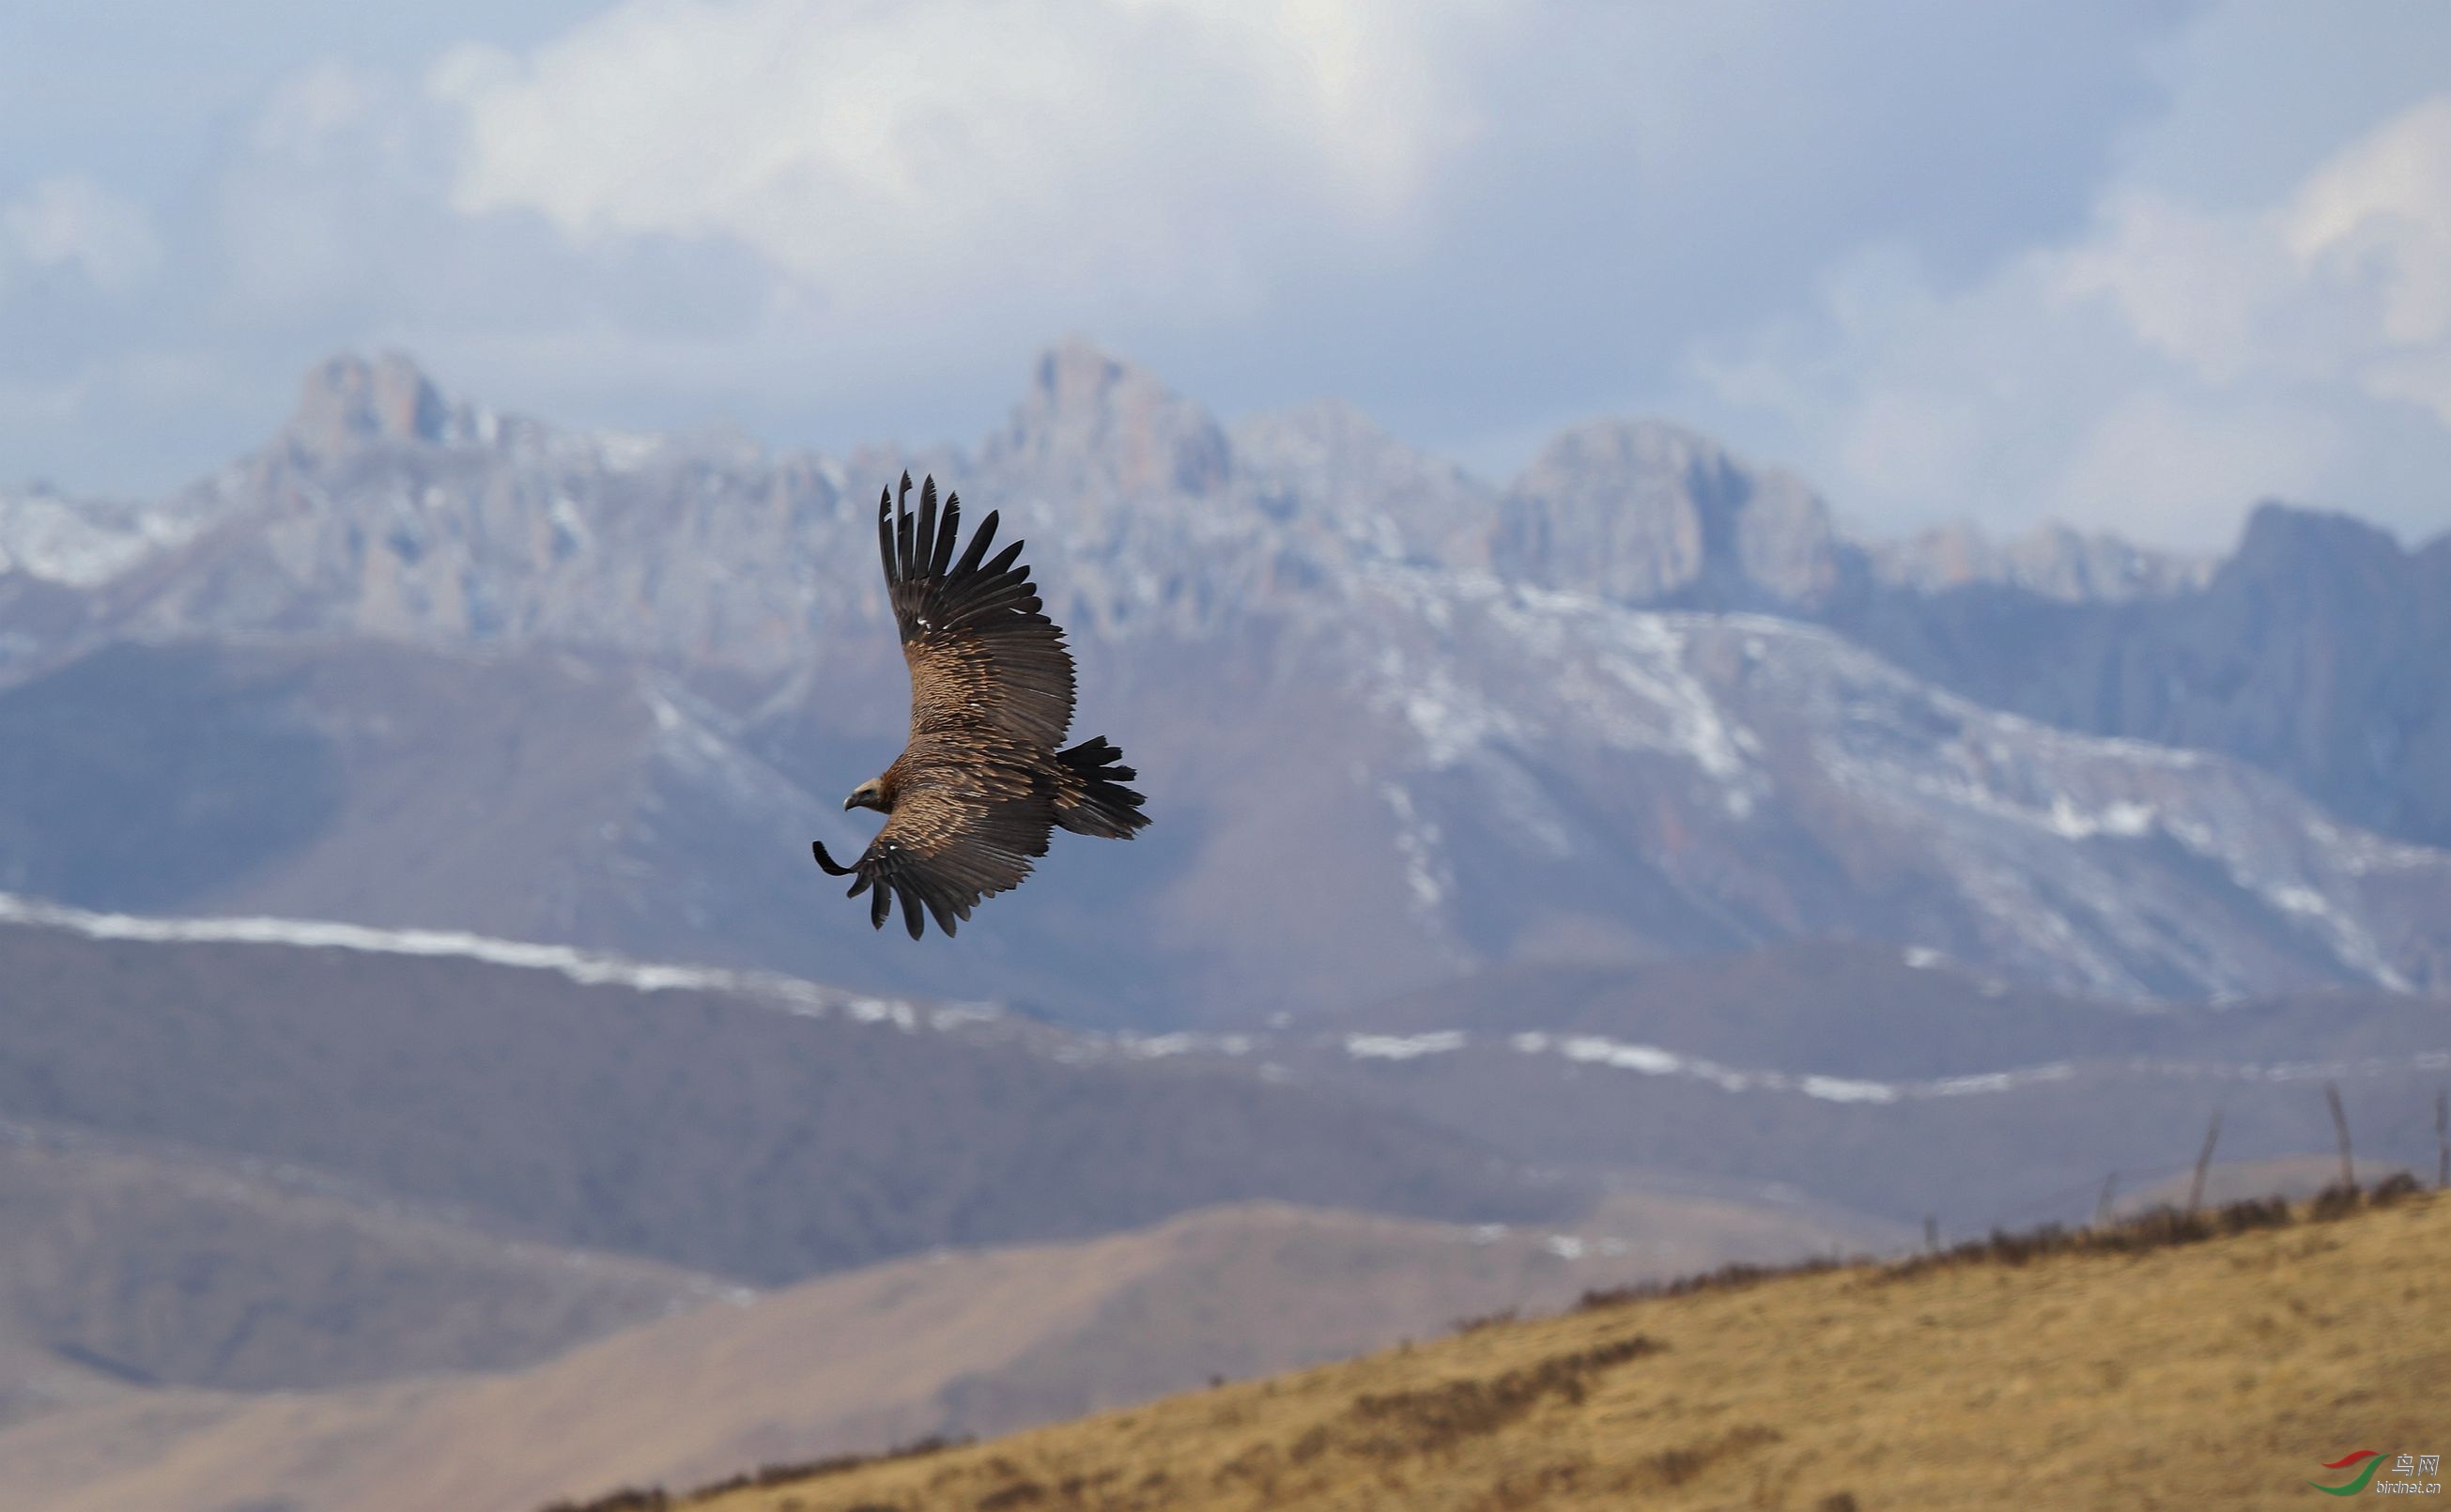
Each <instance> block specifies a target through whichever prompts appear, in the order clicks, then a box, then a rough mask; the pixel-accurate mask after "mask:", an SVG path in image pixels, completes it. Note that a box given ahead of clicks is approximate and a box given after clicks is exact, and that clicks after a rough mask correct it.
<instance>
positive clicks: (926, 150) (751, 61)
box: [430, 0, 1479, 313]
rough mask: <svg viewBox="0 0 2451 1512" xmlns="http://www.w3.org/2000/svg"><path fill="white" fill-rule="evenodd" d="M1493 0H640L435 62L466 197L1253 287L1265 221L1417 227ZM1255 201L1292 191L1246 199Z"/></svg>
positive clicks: (843, 245) (772, 236)
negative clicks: (523, 41)
mask: <svg viewBox="0 0 2451 1512" xmlns="http://www.w3.org/2000/svg"><path fill="white" fill-rule="evenodd" d="M1478 9H1479V8H1478V7H1473V6H1465V5H1459V4H1456V3H1454V0H1446V3H1442V4H1438V5H1434V6H1419V5H1400V4H1396V3H1394V0H1323V3H1304V0H1261V3H1229V0H1089V3H1075V4H1069V5H1057V4H1050V3H1043V0H991V3H987V4H973V3H955V0H914V3H909V4H901V5H882V4H873V3H860V0H833V3H828V4H815V5H812V4H807V3H802V0H632V3H629V4H625V5H622V6H620V7H618V9H616V10H612V11H610V12H609V13H607V14H605V15H603V16H601V17H599V18H598V19H597V20H594V21H592V22H589V23H587V24H585V25H583V26H581V27H579V28H578V29H574V30H572V31H570V32H568V33H566V34H565V35H563V36H562V37H560V38H559V39H558V40H556V41H554V42H552V43H550V44H548V45H546V46H544V47H542V48H539V49H536V50H535V51H534V52H532V53H529V54H527V55H525V56H517V55H513V54H510V53H507V52H503V51H500V50H498V49H475V48H472V49H461V50H460V51H458V52H456V53H454V54H452V55H451V56H450V57H449V58H447V59H445V60H444V61H443V62H442V63H441V65H439V66H438V67H437V68H436V69H434V70H433V73H432V75H431V79H430V88H431V91H432V93H433V95H434V96H435V97H436V98H437V99H438V100H440V101H441V102H444V103H445V104H446V105H448V106H450V107H453V108H456V109H457V110H459V111H460V112H461V118H462V124H463V125H462V131H463V134H462V138H461V160H460V167H459V172H458V175H457V178H456V181H455V183H454V185H453V187H452V203H453V205H454V206H457V207H458V208H459V209H460V210H461V211H462V212H465V213H468V214H472V215H478V214H485V213H489V212H498V211H504V210H521V209H525V210H533V211H535V212H537V213H539V214H541V215H542V216H544V217H545V218H547V219H548V220H549V221H551V222H552V224H553V225H554V226H558V227H559V229H560V230H561V231H562V232H563V233H564V234H566V235H567V236H569V237H570V238H572V239H573V240H574V241H576V242H578V243H579V244H581V245H605V244H607V243H610V242H614V241H617V240H618V239H620V238H623V237H635V236H638V235H643V234H663V235H668V236H673V237H678V238H683V239H698V238H730V239H733V240H735V241H737V242H739V243H741V244H744V245H748V246H750V247H752V248H755V250H756V251H757V252H758V253H760V254H761V255H762V256H764V257H765V258H766V259H767V260H769V261H770V262H771V263H772V264H773V265H775V266H776V267H778V268H780V269H783V270H785V271H787V272H788V273H789V274H790V275H791V276H792V277H793V278H794V279H795V280H796V281H798V282H800V283H802V284H804V285H807V286H809V287H810V288H812V289H814V291H816V292H817V293H818V294H819V295H820V296H822V297H824V298H826V299H828V300H831V301H836V302H843V303H863V302H872V301H873V302H880V303H883V304H888V305H891V306H893V307H896V308H901V309H905V310H911V311H917V310H924V309H926V308H928V307H929V306H930V305H931V304H936V305H938V306H942V305H946V304H951V305H955V306H962V307H969V306H973V305H975V304H979V303H981V302H987V301H1004V302H1009V301H1010V300H1011V299H1012V298H1014V296H1015V294H1016V291H1038V292H1041V293H1045V292H1050V291H1051V292H1058V293H1062V294H1066V295H1069V296H1072V297H1073V298H1075V299H1078V300H1081V301H1083V302H1085V303H1086V302H1088V301H1090V300H1095V301H1097V302H1100V303H1102V304H1107V305H1108V306H1109V307H1111V305H1112V304H1115V303H1117V302H1132V301H1136V300H1137V301H1148V300H1165V301H1169V302H1177V303H1178V304H1179V305H1187V306H1189V307H1190V309H1191V311H1192V312H1195V313H1196V312H1198V311H1199V310H1200V309H1202V308H1204V307H1205V308H1206V309H1209V310H1216V309H1219V308H1221V307H1222V308H1225V309H1234V308H1240V307H1244V306H1246V305H1247V304H1249V303H1250V302H1251V301H1252V299H1253V298H1255V294H1254V286H1255V284H1256V281H1257V279H1258V277H1259V275H1258V273H1257V272H1256V271H1255V269H1254V268H1253V267H1252V266H1251V265H1250V260H1251V258H1252V257H1253V255H1254V253H1255V250H1256V249H1257V248H1258V247H1259V246H1261V245H1265V244H1266V243H1267V242H1269V241H1271V240H1275V241H1278V242H1283V241H1284V240H1287V239H1301V238H1305V237H1307V238H1309V239H1312V240H1314V241H1315V240H1316V239H1317V236H1318V232H1319V230H1320V228H1321V227H1323V226H1324V227H1327V228H1329V229H1330V230H1332V231H1334V232H1337V233H1356V232H1359V233H1368V232H1371V231H1374V230H1376V231H1382V232H1389V231H1393V230H1394V229H1396V228H1398V227H1400V226H1402V225H1403V224H1404V222H1405V218H1406V215H1407V212H1408V210H1409V209H1411V208H1412V207H1413V206H1415V205H1416V204H1417V203H1418V197H1419V195H1420V193H1421V191H1422V186H1423V184H1424V183H1425V182H1426V180H1427V178H1428V176H1429V175H1430V174H1431V172H1432V171H1433V169H1434V167H1435V166H1436V164H1437V161H1438V159H1439V158H1440V157H1441V154H1442V153H1444V152H1447V151H1449V150H1451V149H1452V148H1454V147H1457V146H1459V145H1460V144H1461V143H1462V142H1463V141H1465V140H1466V139H1468V137H1469V134H1470V131H1471V126H1472V111H1471V107H1470V103H1469V102H1468V101H1461V102H1460V101H1459V99H1458V98H1457V94H1456V91H1454V90H1451V89H1449V88H1445V87H1444V83H1445V80H1444V69H1445V63H1444V61H1443V59H1442V56H1441V46H1440V45H1441V43H1442V42H1444V41H1446V40H1449V39H1451V38H1452V36H1453V35H1454V32H1455V29H1456V28H1455V23H1457V22H1458V21H1459V20H1461V19H1463V18H1466V17H1468V15H1469V14H1470V13H1471V12H1473V11H1475V10H1478ZM1255 202H1265V203H1267V204H1268V205H1269V206H1271V212H1270V213H1269V214H1268V215H1266V216H1263V217H1253V216H1249V215H1248V214H1247V212H1248V210H1249V209H1250V207H1251V206H1252V205H1253V204H1254V203H1255Z"/></svg>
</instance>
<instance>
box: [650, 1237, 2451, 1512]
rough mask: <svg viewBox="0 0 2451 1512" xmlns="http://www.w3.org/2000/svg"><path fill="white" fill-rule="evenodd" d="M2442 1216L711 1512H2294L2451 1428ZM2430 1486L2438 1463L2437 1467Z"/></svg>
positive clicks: (1658, 1339)
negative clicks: (2164, 1509) (2179, 1511)
mask: <svg viewBox="0 0 2451 1512" xmlns="http://www.w3.org/2000/svg"><path fill="white" fill-rule="evenodd" d="M2445 1243H2451V1204H2446V1203H2445V1202H2444V1201H2443V1200H2442V1199H2441V1198H2440V1197H2439V1196H2438V1197H2434V1198H2431V1199H2427V1198H2423V1197H2420V1198H2417V1199H2413V1200H2409V1201H2407V1202H2405V1203H2404V1204H2403V1205H2402V1206H2399V1207H2396V1208H2391V1209H2387V1210H2383V1211H2369V1212H2365V1213H2361V1214H2359V1215H2357V1216H2355V1217H2351V1218H2346V1219H2342V1220H2340V1221H2337V1222H2329V1223H2322V1222H2302V1223H2299V1224H2295V1225H2292V1226H2289V1227H2281V1228H2277V1229H2276V1228H2254V1229H2249V1230H2248V1231H2245V1232H2243V1233H2239V1234H2236V1235H2234V1236H2231V1237H2226V1238H2215V1239H2212V1240H2210V1241H2209V1242H2206V1243H2199V1244H2190V1245H2186V1246H2181V1247H2167V1248H2158V1249H2150V1250H2147V1251H2145V1252H2142V1253H2123V1252H2118V1251H2112V1252H2082V1251H2080V1252H2073V1253H2059V1254H2047V1255H2045V1256H2043V1257H2042V1258H2039V1259H2033V1260H2030V1261H2027V1262H2024V1263H2019V1264H2009V1263H2004V1262H2000V1261H1993V1260H1986V1259H1984V1258H1981V1257H1979V1256H1978V1257H1976V1258H1972V1259H1970V1260H1967V1261H1965V1262H1963V1263H1958V1264H1943V1265H1940V1266H1936V1267H1929V1268H1919V1269H1915V1270H1912V1271H1908V1272H1904V1273H1886V1272H1884V1271H1883V1270H1881V1269H1880V1268H1877V1267H1850V1268H1845V1269H1840V1270H1836V1271H1832V1272H1827V1273H1822V1274H1807V1275H1801V1276H1795V1277H1790V1278H1783V1279H1777V1280H1774V1281H1772V1282H1769V1283H1767V1284H1764V1285H1761V1286H1751V1287H1737V1288H1730V1289H1709V1290H1703V1291H1699V1292H1696V1293H1694V1294H1692V1295H1687V1296H1677V1297H1668V1298H1659V1299H1653V1300H1647V1301H1637V1302H1633V1303H1630V1304H1623V1305H1618V1306H1601V1307H1597V1308H1591V1309H1586V1310H1581V1311H1577V1312H1574V1313H1570V1314H1568V1315H1566V1316H1564V1317H1560V1318H1555V1319H1549V1320H1544V1321H1541V1322H1538V1323H1531V1324H1523V1325H1513V1326H1502V1327H1494V1328H1487V1329H1481V1330H1478V1331H1475V1332H1471V1333H1467V1334H1465V1335H1463V1336H1462V1337H1460V1338H1455V1339H1449V1340H1444V1341H1441V1342H1440V1343H1438V1344H1435V1345H1427V1346H1423V1347H1417V1348H1413V1349H1410V1350H1405V1351H1400V1352H1397V1353H1394V1354H1382V1355H1379V1356H1375V1357H1372V1358H1369V1359H1365V1360H1360V1361H1356V1362H1353V1363H1351V1364H1349V1365H1331V1366H1327V1367H1325V1368H1324V1369H1319V1370H1313V1371H1308V1372H1304V1373H1303V1374H1299V1375H1293V1376H1287V1377H1281V1378H1277V1379H1273V1380H1269V1381H1263V1382H1252V1383H1248V1384H1238V1385H1231V1386H1227V1387H1225V1388H1224V1389H1223V1390H1216V1391H1208V1392H1202V1393H1196V1394H1192V1395H1187V1396H1182V1397H1176V1398H1173V1399H1170V1400H1168V1401H1166V1402H1162V1403H1158V1404H1154V1405H1152V1406H1150V1407H1147V1408H1144V1409H1140V1410H1135V1411H1131V1412H1124V1413H1112V1414H1108V1415H1107V1416H1104V1417H1099V1418H1091V1419H1088V1420H1085V1421H1083V1422H1079V1423H1074V1424H1065V1425H1062V1426H1059V1427H1053V1428H1047V1429H1042V1430H1039V1431H1036V1432H1033V1433H1028V1434H1023V1435H1019V1436H1017V1437H1014V1438H1011V1439H1005V1440H999V1441H995V1442H992V1443H984V1444H980V1445H977V1446H975V1447H970V1448H961V1449H954V1450H950V1451H947V1452H944V1453H939V1454H934V1455H929V1456H925V1457H922V1458H917V1459H910V1460H902V1461H889V1462H885V1463H875V1464H871V1465H866V1466H857V1467H853V1468H851V1469H848V1470H844V1471H840V1472H837V1473H833V1474H827V1475H821V1476H817V1477H814V1478H784V1479H781V1480H779V1481H778V1482H777V1483H774V1484H771V1485H767V1486H763V1487H751V1488H744V1489H739V1490H735V1491H732V1492H729V1493H723V1494H716V1495H714V1496H711V1497H708V1498H706V1499H704V1500H690V1501H688V1502H682V1503H679V1504H683V1505H687V1506H690V1507H692V1508H694V1509H698V1508H702V1509H704V1512H785V1509H787V1508H788V1509H791V1512H850V1509H851V1508H853V1507H891V1508H893V1509H895V1512H933V1509H937V1508H948V1509H950V1508H962V1509H966V1512H967V1509H971V1508H976V1507H982V1506H984V1507H988V1508H991V1509H992V1508H1000V1507H1025V1506H1028V1507H1043V1508H1081V1509H1093V1512H1107V1509H1121V1508H1126V1507H1129V1508H1134V1509H1138V1512H1170V1509H1177V1508H1181V1509H1186V1512H1187V1509H1194V1508H1199V1509H1206V1508H1218V1509H1224V1508H1238V1509H1239V1508H1250V1507H1261V1506H1266V1507H1282V1508H1312V1507H1319V1508H1326V1507H1351V1506H1371V1505H1390V1506H1393V1505H1401V1506H1404V1507H1412V1508H1423V1509H1430V1512H1437V1509H1445V1508H1457V1509H1461V1508H1486V1507H1529V1506H1539V1507H1559V1508H1578V1507H1592V1508H1599V1507H1609V1508H1617V1507H1624V1506H1629V1505H1641V1506H1646V1507H1668V1508H1676V1507H1720V1506H1728V1505H1759V1506H1776V1507H1794V1508H1814V1509H1819V1512H1843V1509H1846V1508H1853V1507H1973V1506H2008V1505H2036V1506H2111V1505H2121V1504H2127V1503H2129V1502H2146V1503H2147V1504H2149V1503H2150V1502H2151V1501H2152V1499H2153V1498H2154V1497H2155V1496H2156V1495H2162V1496H2170V1495H2176V1496H2180V1497H2184V1498H2185V1499H2186V1500H2188V1501H2190V1502H2194V1501H2198V1500H2204V1501H2209V1502H2214V1503H2216V1504H2219V1505H2223V1506H2274V1507H2278V1506H2284V1505H2287V1506H2295V1505H2304V1497H2305V1496H2306V1494H2307V1491H2306V1483H2307V1481H2308V1480H2309V1478H2315V1479H2318V1480H2320V1481H2321V1482H2322V1483H2324V1484H2327V1485H2328V1484H2334V1483H2339V1482H2341V1481H2343V1480H2344V1479H2346V1477H2345V1476H2343V1475H2342V1474H2339V1473H2327V1472H2325V1471H2324V1469H2323V1468H2322V1466H2323V1465H2324V1464H2327V1463H2334V1462H2335V1461H2337V1460H2338V1459H2339V1458H2340V1457H2341V1456H2342V1455H2343V1454H2344V1453H2352V1452H2355V1451H2357V1450H2361V1449H2371V1450H2375V1451H2378V1452H2380V1453H2381V1454H2382V1457H2383V1460H2384V1462H2385V1463H2386V1468H2385V1469H2384V1471H2383V1472H2382V1479H2385V1480H2392V1479H2408V1478H2407V1477H2400V1476H2396V1475H2395V1473H2394V1472H2393V1471H2392V1470H2390V1469H2389V1468H2388V1467H2387V1466H2388V1463H2389V1462H2390V1461H2391V1460H2393V1459H2394V1458H2395V1457H2396V1456H2398V1455H2399V1454H2401V1453H2402V1452H2419V1453H2432V1452H2434V1451H2436V1450H2438V1449H2439V1448H2440V1444H2439V1443H2438V1441H2437V1439H2436V1438H2435V1437H2433V1436H2434V1435H2438V1434H2439V1433H2440V1432H2441V1423H2440V1411H2439V1409H2440V1404H2441V1402H2442V1401H2443V1399H2444V1394H2445V1392H2446V1391H2451V1343H2446V1341H2444V1340H2443V1339H2442V1338H2441V1336H2440V1335H2439V1333H2438V1332H2437V1331H2436V1330H2435V1329H2432V1328H2429V1327H2425V1326H2422V1325H2420V1326H2409V1325H2405V1324H2404V1323H2403V1324H2402V1325H2399V1326H2391V1325H2384V1323H2383V1322H2382V1320H2386V1319H2395V1320H2416V1319H2432V1318H2440V1317H2442V1316H2444V1315H2445V1313H2446V1310H2451V1273H2446V1272H2445V1271H2444V1270H2443V1268H2442V1267H2441V1266H2440V1265H2439V1264H2437V1263H2435V1261H2434V1259H2433V1256H2434V1255H2435V1254H2437V1253H2439V1251H2440V1250H2441V1247H2442V1246H2443V1245H2444V1244H2445ZM2415 1479H2417V1480H2420V1481H2424V1482H2430V1483H2439V1479H2440V1478H2439V1475H2438V1476H2418V1477H2416V1478H2415Z"/></svg>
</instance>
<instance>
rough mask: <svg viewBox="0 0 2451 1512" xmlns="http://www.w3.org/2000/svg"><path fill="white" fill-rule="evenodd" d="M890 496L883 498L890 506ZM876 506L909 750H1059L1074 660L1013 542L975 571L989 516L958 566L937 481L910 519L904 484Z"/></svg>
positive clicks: (991, 531)
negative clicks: (959, 740)
mask: <svg viewBox="0 0 2451 1512" xmlns="http://www.w3.org/2000/svg"><path fill="white" fill-rule="evenodd" d="M890 494H891V490H888V495H890ZM888 495H880V496H879V497H878V499H877V501H876V540H877V549H878V551H879V552H880V553H881V554H882V555H883V557H884V559H885V587H886V595H887V598H888V599H890V600H891V602H892V605H893V619H894V623H895V625H896V626H897V627H899V629H900V630H901V633H902V657H903V659H904V660H905V661H907V662H909V663H910V666H911V738H912V744H913V745H916V744H917V743H918V742H919V741H920V740H921V739H922V737H924V736H930V735H945V734H956V733H959V732H964V731H970V730H985V731H995V732H999V733H1001V734H1004V735H1006V736H1011V737H1013V738H1015V739H1018V740H1021V741H1023V742H1025V743H1026V744H1028V745H1030V746H1033V747H1036V748H1038V749H1040V750H1043V751H1049V752H1051V751H1053V750H1054V749H1055V747H1056V746H1058V745H1060V744H1062V743H1063V740H1064V732H1065V731H1066V730H1068V729H1069V728H1070V727H1071V724H1072V654H1071V653H1070V652H1069V651H1067V650H1065V649H1064V632H1063V631H1061V630H1059V629H1057V628H1056V627H1055V625H1054V623H1053V622H1052V621H1050V620H1049V619H1048V618H1047V616H1045V615H1044V614H1041V613H1040V612H1039V610H1040V608H1041V607H1042V606H1041V604H1040V602H1039V599H1038V589H1037V587H1036V585H1035V584H1033V583H1031V582H1030V580H1029V568H1028V567H1025V566H1023V565H1021V564H1020V562H1019V560H1018V559H1019V558H1020V556H1021V542H1020V541H1018V540H1016V541H1014V542H1013V543H1012V544H1011V545H1010V546H1007V547H1005V549H1004V550H1002V551H1000V552H998V553H996V555H995V558H994V560H985V561H983V560H981V559H982V558H983V557H985V556H986V554H987V549H988V543H989V542H990V541H991V540H994V539H995V530H996V516H995V514H994V512H993V511H990V512H989V515H988V517H987V518H986V519H985V520H980V521H979V528H978V531H977V533H976V534H975V535H973V536H971V544H970V549H968V550H967V551H965V552H963V553H962V556H961V559H960V560H958V561H957V560H954V558H953V547H954V544H955V541H956V537H957V534H958V530H959V527H960V525H961V520H962V501H961V498H960V496H959V495H948V496H947V497H946V499H945V507H944V510H943V512H942V513H941V514H940V513H939V512H938V510H937V508H936V480H935V479H933V478H931V479H929V480H928V481H927V483H926V484H925V485H924V486H922V487H921V489H920V490H919V513H918V516H917V517H916V518H915V519H914V518H913V517H912V513H911V509H910V499H911V475H910V474H909V473H904V474H903V475H902V491H901V497H900V498H899V499H898V500H895V499H892V498H890V497H888Z"/></svg>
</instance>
